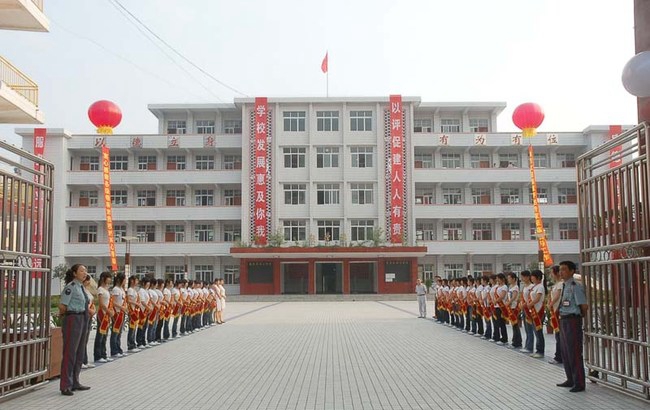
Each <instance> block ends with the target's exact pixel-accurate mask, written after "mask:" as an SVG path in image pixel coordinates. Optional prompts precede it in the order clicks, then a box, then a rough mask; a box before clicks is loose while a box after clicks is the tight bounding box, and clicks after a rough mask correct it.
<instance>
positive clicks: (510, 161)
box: [499, 153, 520, 168]
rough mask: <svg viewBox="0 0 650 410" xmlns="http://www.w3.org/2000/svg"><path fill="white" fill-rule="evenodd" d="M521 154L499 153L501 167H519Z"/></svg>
mask: <svg viewBox="0 0 650 410" xmlns="http://www.w3.org/2000/svg"><path fill="white" fill-rule="evenodd" d="M519 167H520V163H519V154H515V153H510V154H499V168H519Z"/></svg>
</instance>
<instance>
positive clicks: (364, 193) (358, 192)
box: [283, 183, 375, 205]
mask: <svg viewBox="0 0 650 410" xmlns="http://www.w3.org/2000/svg"><path fill="white" fill-rule="evenodd" d="M283 191H284V204H285V205H305V204H306V203H307V184H283ZM374 192H375V189H374V184H365V183H361V184H360V183H352V184H350V198H351V202H352V203H353V204H356V205H366V204H372V203H374V196H375V194H374ZM340 203H341V185H340V184H316V204H317V205H338V204H340Z"/></svg>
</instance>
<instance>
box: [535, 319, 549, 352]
mask: <svg viewBox="0 0 650 410" xmlns="http://www.w3.org/2000/svg"><path fill="white" fill-rule="evenodd" d="M533 328H535V325H533ZM535 339H536V343H535V353H539V354H544V348H545V347H546V346H545V344H546V341H545V340H544V326H542V328H541V329H539V330H535Z"/></svg>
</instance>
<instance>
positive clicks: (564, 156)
mask: <svg viewBox="0 0 650 410" xmlns="http://www.w3.org/2000/svg"><path fill="white" fill-rule="evenodd" d="M557 160H558V162H559V164H560V167H562V168H575V166H576V156H575V154H572V153H570V152H566V153H558V154H557Z"/></svg>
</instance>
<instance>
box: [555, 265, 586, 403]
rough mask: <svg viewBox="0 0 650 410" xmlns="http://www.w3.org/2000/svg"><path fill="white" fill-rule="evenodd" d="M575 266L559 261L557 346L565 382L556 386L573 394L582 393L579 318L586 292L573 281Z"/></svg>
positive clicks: (583, 377)
mask: <svg viewBox="0 0 650 410" xmlns="http://www.w3.org/2000/svg"><path fill="white" fill-rule="evenodd" d="M575 271H576V264H575V263H573V262H571V261H564V262H560V276H561V277H562V279H563V280H564V287H563V288H562V296H561V297H560V343H561V344H562V346H561V348H562V364H564V373H565V374H566V380H565V381H564V383H559V384H558V386H559V387H571V390H569V391H570V392H572V393H576V392H581V391H584V390H585V367H584V361H583V358H582V318H583V317H585V316H586V314H587V298H586V296H585V289H584V287H583V286H582V285H581V284H580V283H577V282H576V281H575V280H574V279H573V274H574V273H575Z"/></svg>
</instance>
